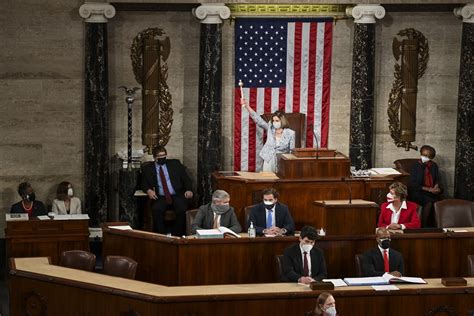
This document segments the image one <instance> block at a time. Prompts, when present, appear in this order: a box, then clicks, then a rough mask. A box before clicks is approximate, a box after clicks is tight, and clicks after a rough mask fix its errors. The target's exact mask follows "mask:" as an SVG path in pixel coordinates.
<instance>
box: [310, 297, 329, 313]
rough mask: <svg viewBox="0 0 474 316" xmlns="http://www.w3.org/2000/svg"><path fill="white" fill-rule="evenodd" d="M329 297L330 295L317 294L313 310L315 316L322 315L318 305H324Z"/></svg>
mask: <svg viewBox="0 0 474 316" xmlns="http://www.w3.org/2000/svg"><path fill="white" fill-rule="evenodd" d="M329 296H332V294H331V293H328V292H322V293H321V294H319V296H318V298H317V299H316V307H315V309H314V312H315V313H316V315H322V314H323V310H322V309H321V307H319V305H324V303H326V301H327V300H328V297H329Z"/></svg>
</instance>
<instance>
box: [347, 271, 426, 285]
mask: <svg viewBox="0 0 474 316" xmlns="http://www.w3.org/2000/svg"><path fill="white" fill-rule="evenodd" d="M344 282H346V283H347V285H388V284H391V283H412V284H426V282H425V280H423V279H422V278H416V277H396V276H393V275H391V274H389V273H385V274H384V275H383V276H380V277H366V278H345V279H344Z"/></svg>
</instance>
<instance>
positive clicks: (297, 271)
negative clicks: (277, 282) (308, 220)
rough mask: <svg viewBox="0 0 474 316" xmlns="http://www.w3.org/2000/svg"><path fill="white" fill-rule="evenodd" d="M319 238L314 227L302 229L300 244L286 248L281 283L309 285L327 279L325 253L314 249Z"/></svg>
mask: <svg viewBox="0 0 474 316" xmlns="http://www.w3.org/2000/svg"><path fill="white" fill-rule="evenodd" d="M317 238H318V233H317V231H316V229H315V228H314V227H312V226H304V227H303V229H301V233H300V242H299V243H298V244H295V245H293V246H290V247H288V248H286V249H285V252H284V253H283V259H282V275H281V281H283V282H298V283H304V284H309V283H311V282H313V281H314V280H318V281H320V280H322V279H324V278H326V276H327V271H326V259H325V258H324V252H323V251H322V250H321V249H319V248H316V247H314V244H315V242H316V239H317Z"/></svg>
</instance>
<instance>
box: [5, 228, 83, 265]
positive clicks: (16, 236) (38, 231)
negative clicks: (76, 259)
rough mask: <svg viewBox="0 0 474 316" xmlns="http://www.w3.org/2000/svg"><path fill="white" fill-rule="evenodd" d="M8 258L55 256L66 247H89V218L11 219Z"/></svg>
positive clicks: (7, 233)
mask: <svg viewBox="0 0 474 316" xmlns="http://www.w3.org/2000/svg"><path fill="white" fill-rule="evenodd" d="M5 239H6V246H7V247H6V248H7V258H18V257H45V256H46V257H51V261H52V263H53V264H57V263H58V262H59V256H60V254H61V252H63V251H65V250H86V251H89V220H38V219H30V220H29V221H17V222H16V221H11V222H10V221H9V222H7V227H6V228H5Z"/></svg>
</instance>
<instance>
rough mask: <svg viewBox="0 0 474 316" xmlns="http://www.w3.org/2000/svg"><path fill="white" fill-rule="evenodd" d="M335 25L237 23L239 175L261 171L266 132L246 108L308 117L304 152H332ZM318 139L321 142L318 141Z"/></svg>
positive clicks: (273, 21) (236, 141) (315, 22)
mask: <svg viewBox="0 0 474 316" xmlns="http://www.w3.org/2000/svg"><path fill="white" fill-rule="evenodd" d="M331 53H332V19H304V20H302V19H292V20H289V19H264V18H261V19H251V18H241V19H237V20H236V23H235V93H234V96H235V100H234V169H235V170H245V171H255V170H256V169H257V168H259V167H260V168H261V166H262V164H263V161H262V159H261V158H260V157H259V156H258V153H259V152H260V149H261V148H262V146H263V139H264V131H263V130H262V129H261V128H259V127H258V126H256V125H255V123H254V122H253V121H252V120H251V119H250V117H249V113H248V112H247V111H246V110H245V109H242V106H241V104H240V98H241V93H240V87H239V80H242V82H243V83H244V88H243V96H244V98H245V99H247V100H248V102H249V105H250V107H252V109H254V110H255V111H256V112H257V113H259V114H263V113H269V112H275V111H276V110H280V111H284V112H286V113H292V112H299V113H304V114H306V130H305V131H304V134H305V135H304V139H306V144H304V142H303V146H302V147H304V145H306V147H316V144H315V143H314V142H315V140H316V139H317V141H318V142H319V144H318V145H319V147H327V141H328V130H329V102H330V83H331ZM313 132H314V133H316V137H314V134H313Z"/></svg>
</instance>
